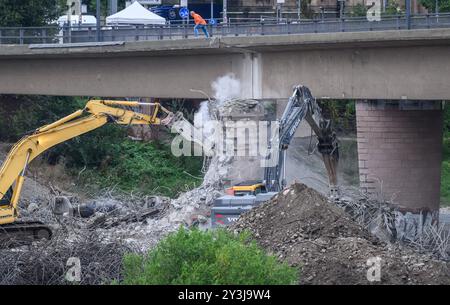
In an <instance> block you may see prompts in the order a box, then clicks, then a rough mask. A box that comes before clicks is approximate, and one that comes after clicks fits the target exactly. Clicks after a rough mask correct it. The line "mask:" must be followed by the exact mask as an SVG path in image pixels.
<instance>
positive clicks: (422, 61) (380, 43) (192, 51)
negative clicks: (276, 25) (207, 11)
mask: <svg viewBox="0 0 450 305" xmlns="http://www.w3.org/2000/svg"><path fill="white" fill-rule="evenodd" d="M399 32H401V31H391V32H389V31H388V32H380V33H377V32H369V33H334V34H332V35H329V34H316V35H315V36H313V35H293V36H283V37H277V36H267V37H236V38H235V39H233V38H221V39H219V38H216V39H212V40H203V39H201V40H200V39H197V40H192V39H191V40H186V41H172V42H166V41H165V42H136V43H126V44H119V45H112V46H101V47H92V46H90V47H88V46H84V47H74V48H54V47H49V48H43V47H39V46H38V47H37V48H31V49H29V48H28V47H25V46H20V47H18V46H9V47H8V46H0V93H13V94H45V95H78V96H79V95H86V96H109V97H114V96H117V97H127V96H140V97H160V98H200V97H202V96H201V95H200V94H199V93H197V92H192V91H190V89H199V90H203V91H204V92H206V93H208V94H210V95H211V94H212V90H211V83H212V82H213V81H214V80H215V79H216V78H218V77H219V76H223V75H225V74H228V73H233V74H235V76H236V77H237V78H238V79H239V80H240V81H241V87H242V97H248V98H261V99H279V98H287V97H288V96H290V94H291V89H292V86H293V85H295V84H298V83H302V84H304V85H307V86H309V87H310V88H311V90H312V92H313V94H314V95H315V96H316V97H318V98H333V99H410V100H412V99H414V100H440V99H450V86H448V75H449V73H450V57H449V56H448V54H449V53H450V39H448V38H450V30H428V31H423V30H420V31H419V30H417V31H409V32H406V33H400V34H399ZM413 34H414V35H413ZM444 38H445V39H444ZM180 44H181V46H180Z"/></svg>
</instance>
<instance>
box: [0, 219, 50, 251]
mask: <svg viewBox="0 0 450 305" xmlns="http://www.w3.org/2000/svg"><path fill="white" fill-rule="evenodd" d="M51 238H52V230H51V229H50V227H48V226H47V225H45V224H44V223H42V222H40V221H17V222H14V223H11V224H4V225H0V248H11V247H17V246H22V245H28V244H31V243H32V242H33V241H36V240H40V239H48V240H49V239H51Z"/></svg>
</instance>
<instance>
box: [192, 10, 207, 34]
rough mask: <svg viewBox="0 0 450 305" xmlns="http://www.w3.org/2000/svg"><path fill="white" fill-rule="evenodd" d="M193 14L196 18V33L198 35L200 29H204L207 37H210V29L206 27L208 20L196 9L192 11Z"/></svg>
mask: <svg viewBox="0 0 450 305" xmlns="http://www.w3.org/2000/svg"><path fill="white" fill-rule="evenodd" d="M191 16H192V18H194V23H195V26H194V35H195V37H198V29H202V30H203V33H205V36H206V38H209V33H208V30H207V29H206V21H205V19H203V18H202V16H200V15H199V14H197V13H196V12H194V11H191Z"/></svg>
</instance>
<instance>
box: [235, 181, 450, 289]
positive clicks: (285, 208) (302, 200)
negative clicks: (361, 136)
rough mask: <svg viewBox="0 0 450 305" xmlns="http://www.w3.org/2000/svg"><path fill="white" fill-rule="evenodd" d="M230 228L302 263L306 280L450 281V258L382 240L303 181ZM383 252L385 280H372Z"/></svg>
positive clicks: (290, 260)
mask: <svg viewBox="0 0 450 305" xmlns="http://www.w3.org/2000/svg"><path fill="white" fill-rule="evenodd" d="M230 230H233V231H235V232H241V231H244V230H249V231H250V232H251V234H252V236H253V237H254V238H255V239H256V240H257V241H258V243H259V244H260V245H261V246H262V247H264V248H265V249H267V250H268V251H269V252H271V253H273V254H274V255H276V256H277V257H278V258H279V259H280V260H283V261H286V262H287V263H289V264H290V265H292V266H297V267H300V269H301V271H300V278H299V282H300V283H301V284H371V283H373V284H450V268H449V267H450V263H448V262H445V261H441V260H437V259H435V258H433V257H432V256H431V255H425V254H418V253H417V252H414V251H413V250H411V249H408V248H406V247H403V246H402V245H400V244H398V243H397V244H390V243H386V242H384V241H381V240H380V239H378V238H377V237H374V236H373V235H372V234H370V233H369V232H368V231H367V230H366V228H365V227H364V226H362V225H361V224H359V223H357V222H355V221H354V220H353V219H352V217H351V216H350V215H349V214H347V213H346V212H345V211H344V209H342V208H340V207H339V206H337V205H335V204H334V203H330V202H328V200H327V199H326V198H325V197H324V196H322V195H321V194H319V193H318V192H317V191H315V190H313V189H311V188H308V187H307V186H305V185H303V184H298V183H297V184H293V185H292V186H290V187H289V188H288V189H286V190H284V191H282V192H280V193H279V194H278V195H277V196H276V197H274V198H273V199H272V200H271V201H269V202H267V203H264V204H262V205H260V206H259V207H256V208H254V209H252V210H250V211H249V212H247V213H245V214H244V215H242V216H241V217H240V219H239V220H238V221H237V222H236V223H235V224H234V225H233V226H232V227H230ZM378 258H379V259H380V262H381V265H380V266H381V269H380V275H381V277H380V280H381V281H373V282H370V281H369V280H368V277H367V275H368V273H370V270H369V267H370V264H371V262H372V261H373V260H377V259H378ZM368 264H369V265H368Z"/></svg>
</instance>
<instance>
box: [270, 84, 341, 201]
mask: <svg viewBox="0 0 450 305" xmlns="http://www.w3.org/2000/svg"><path fill="white" fill-rule="evenodd" d="M303 120H305V121H306V122H307V123H308V124H309V125H310V126H311V129H312V131H313V132H314V133H315V135H316V137H317V139H318V144H317V149H318V151H319V152H320V153H321V154H322V158H323V162H324V165H325V168H326V171H327V174H328V178H329V184H330V197H331V198H333V199H336V198H337V197H338V196H339V194H338V187H337V183H338V181H337V172H336V171H337V166H338V161H339V147H338V141H337V138H336V133H335V132H334V131H333V129H332V126H331V122H330V120H326V119H324V118H323V117H322V114H321V109H320V107H319V105H318V104H317V102H316V99H315V98H314V97H313V96H312V94H311V91H310V90H309V89H308V88H307V87H305V86H302V85H299V86H296V87H295V88H294V93H293V94H292V96H291V97H290V98H289V101H288V104H287V106H286V109H285V110H284V112H283V115H282V117H281V119H280V120H279V126H278V133H277V134H276V137H272V140H271V141H270V147H269V150H270V151H271V156H269V157H273V155H275V156H277V157H278V163H277V164H276V165H274V166H267V167H266V169H265V173H264V181H265V183H266V187H267V189H268V190H270V191H279V190H280V189H282V188H284V187H285V186H286V181H285V159H286V151H287V149H288V147H289V144H290V143H291V140H292V138H293V137H294V134H295V131H296V130H297V128H298V126H299V125H300V123H301V122H302V121H303Z"/></svg>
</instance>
